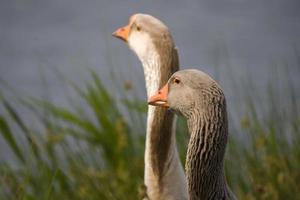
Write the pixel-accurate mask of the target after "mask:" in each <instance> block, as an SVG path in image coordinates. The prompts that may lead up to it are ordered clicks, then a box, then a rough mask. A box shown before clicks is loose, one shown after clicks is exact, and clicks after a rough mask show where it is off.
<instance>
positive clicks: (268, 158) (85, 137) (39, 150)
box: [0, 73, 300, 200]
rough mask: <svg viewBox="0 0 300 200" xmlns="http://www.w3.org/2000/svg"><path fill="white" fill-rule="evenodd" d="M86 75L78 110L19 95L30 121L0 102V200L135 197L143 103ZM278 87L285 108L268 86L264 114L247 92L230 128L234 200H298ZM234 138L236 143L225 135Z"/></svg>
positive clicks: (288, 96) (292, 132)
mask: <svg viewBox="0 0 300 200" xmlns="http://www.w3.org/2000/svg"><path fill="white" fill-rule="evenodd" d="M91 77H92V79H91V81H90V83H88V84H86V86H85V87H84V88H79V87H77V86H76V85H73V88H74V90H75V91H76V92H77V98H80V101H81V103H80V105H73V106H71V107H61V106H58V105H55V104H53V103H50V102H47V101H44V100H39V99H35V98H23V97H20V98H19V99H18V101H17V106H19V107H20V106H21V107H22V108H23V109H27V111H28V112H30V113H31V115H32V116H31V118H32V119H34V120H33V122H31V123H28V122H27V121H26V116H23V115H21V114H20V113H18V112H17V109H16V103H14V102H11V101H8V99H7V98H6V96H5V95H3V94H2V95H1V96H0V103H1V107H2V108H3V109H2V111H3V112H2V113H0V133H1V137H2V138H1V140H4V141H5V143H6V144H7V145H8V147H9V150H10V151H11V152H12V153H13V154H14V155H15V159H14V160H15V163H14V164H10V163H9V162H2V163H0V199H30V200H31V199H38V200H40V199H139V198H140V197H141V196H142V195H143V192H144V189H143V167H144V166H143V165H144V157H143V156H144V140H145V136H144V133H145V125H144V124H145V120H143V119H145V116H146V110H147V109H146V108H147V107H146V106H147V105H146V104H145V103H141V102H136V101H133V100H130V99H128V98H126V92H130V91H126V90H128V88H127V89H124V91H122V92H124V94H125V95H124V98H123V99H119V100H116V98H113V97H112V96H111V94H109V93H108V92H107V90H106V89H105V87H104V86H103V85H102V84H101V81H100V80H99V78H98V76H97V75H96V74H95V73H92V75H91ZM271 82H272V83H273V81H271ZM245 84H248V83H245ZM250 85H251V84H250ZM286 86H287V88H289V89H288V90H286V91H285V97H284V101H285V103H282V102H280V101H279V100H277V98H276V97H277V96H276V95H277V93H276V92H277V86H276V85H275V86H272V85H271V86H270V87H269V88H267V89H266V90H265V92H266V94H268V95H267V98H266V100H265V101H266V102H268V103H266V104H264V105H267V106H266V107H264V109H262V106H261V105H260V106H259V105H257V104H256V103H255V102H256V101H255V100H254V98H253V97H254V96H255V97H256V98H258V97H259V94H256V93H255V89H253V90H251V91H250V92H249V94H248V95H247V94H246V95H245V99H244V102H245V103H244V104H245V107H246V109H245V112H244V113H243V117H242V118H241V119H240V124H239V125H236V126H233V127H231V129H230V132H231V137H230V140H229V146H228V149H227V150H228V151H227V154H226V173H227V177H228V181H229V184H230V186H231V187H232V189H233V190H234V192H235V193H236V195H237V196H238V198H239V199H246V200H247V199H249V200H250V199H272V200H276V199H278V200H279V199H300V190H299V185H300V145H299V144H300V114H299V105H298V102H299V96H298V97H297V95H296V94H295V92H296V89H295V88H294V87H293V84H292V83H291V82H288V81H287V82H286ZM236 92H238V91H236ZM250 93H251V94H250ZM286 102H289V103H288V104H287V103H286ZM287 105H288V106H287ZM120 107H122V109H125V113H127V114H123V112H120ZM31 118H30V119H31ZM137 120H140V121H139V123H137ZM179 123H180V124H181V125H180V126H178V127H179V128H180V130H178V132H179V133H180V134H177V137H178V145H179V149H180V153H181V155H182V160H184V157H185V149H186V141H187V139H188V134H187V133H186V129H185V126H182V124H183V125H184V122H183V120H182V119H180V120H179ZM32 124H34V125H32ZM17 135H20V136H19V137H20V138H19V139H16V138H17V137H16V136H17ZM237 135H242V137H241V138H239V137H233V136H237Z"/></svg>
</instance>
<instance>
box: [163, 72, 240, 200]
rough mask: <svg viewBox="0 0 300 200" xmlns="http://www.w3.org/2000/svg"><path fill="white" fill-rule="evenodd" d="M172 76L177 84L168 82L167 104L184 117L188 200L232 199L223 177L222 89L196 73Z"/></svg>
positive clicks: (225, 134) (224, 115)
mask: <svg viewBox="0 0 300 200" xmlns="http://www.w3.org/2000/svg"><path fill="white" fill-rule="evenodd" d="M174 77H176V78H177V79H179V80H180V81H181V85H178V86H177V85H173V84H172V81H169V83H168V84H169V94H168V103H169V104H170V108H171V109H174V110H176V111H177V112H179V113H181V114H182V115H183V116H185V117H186V118H187V124H188V128H189V132H190V134H191V136H190V140H189V144H188V151H187V158H186V175H187V181H188V191H189V198H190V199H192V200H197V199H205V200H206V199H224V200H229V199H236V198H235V196H234V195H233V193H232V192H231V190H230V189H229V187H228V186H227V182H226V178H225V175H224V166H223V163H224V154H225V148H226V144H227V137H228V122H227V111H226V100H225V96H224V94H223V92H222V89H221V88H220V86H219V85H218V84H217V83H216V82H215V81H214V80H213V79H212V78H210V77H209V76H208V75H207V74H205V73H203V72H201V71H198V70H182V71H179V72H176V73H175V74H174V75H173V76H172V77H171V79H170V80H172V78H174ZM185 97H188V98H185ZM178 99H179V100H178Z"/></svg>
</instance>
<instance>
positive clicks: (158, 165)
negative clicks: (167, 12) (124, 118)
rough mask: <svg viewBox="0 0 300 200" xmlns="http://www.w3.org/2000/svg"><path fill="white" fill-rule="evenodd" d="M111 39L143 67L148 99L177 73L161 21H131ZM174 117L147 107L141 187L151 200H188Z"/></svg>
mask: <svg viewBox="0 0 300 200" xmlns="http://www.w3.org/2000/svg"><path fill="white" fill-rule="evenodd" d="M113 35H114V36H116V37H118V38H120V39H122V40H124V41H125V42H126V43H127V44H128V45H129V47H130V48H131V49H132V50H133V51H134V52H135V53H136V55H137V56H138V58H139V60H140V61H141V62H142V64H143V69H144V75H145V83H146V90H147V96H148V97H150V96H151V95H153V94H154V93H155V92H156V91H157V90H158V89H159V88H160V87H162V86H163V84H164V83H165V82H167V80H168V79H169V77H170V76H171V75H172V74H173V73H174V72H176V71H177V70H178V69H179V62H178V54H177V50H176V48H175V45H174V42H173V39H172V36H171V34H170V32H169V30H168V28H167V26H166V25H164V24H163V23H162V22H161V21H160V20H158V19H156V18H154V17H152V16H150V15H146V14H135V15H133V16H131V17H130V19H129V23H128V25H126V26H124V27H122V28H120V29H118V30H117V31H116V32H114V33H113ZM175 121H176V119H175V115H174V114H173V113H172V112H170V111H168V110H166V109H163V108H159V107H153V106H149V108H148V116H147V131H146V132H147V133H146V146H145V171H144V183H145V186H146V189H147V196H148V198H149V199H151V200H160V199H161V200H177V199H178V200H183V199H187V198H188V195H187V183H186V177H185V175H184V170H183V167H182V165H181V163H180V159H179V156H178V152H177V146H176V140H175Z"/></svg>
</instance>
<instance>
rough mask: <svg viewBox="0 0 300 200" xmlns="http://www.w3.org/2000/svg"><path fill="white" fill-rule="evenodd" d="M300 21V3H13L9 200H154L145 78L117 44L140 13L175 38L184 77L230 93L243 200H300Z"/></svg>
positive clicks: (8, 68)
mask: <svg viewBox="0 0 300 200" xmlns="http://www.w3.org/2000/svg"><path fill="white" fill-rule="evenodd" d="M299 9H300V2H299V1H297V0H286V1H280V0H270V1H267V0H252V1H250V0H224V1H216V0H210V1H208V0H206V1H205V0H203V1H198V0H188V1H177V0H173V1H170V0H166V1H147V2H144V1H138V2H133V1H128V0H122V1H121V0H119V1H103V0H98V1H96V0H89V1H79V0H72V1H71V0H52V1H36V0H27V1H20V0H1V2H0V60H1V62H0V133H1V136H0V199H54V198H59V199H70V198H74V199H138V198H140V197H141V196H142V195H143V192H144V191H143V184H142V183H143V153H144V141H145V139H144V138H145V129H146V128H145V120H146V114H147V105H146V91H145V86H144V76H143V71H142V67H141V63H140V62H139V60H138V59H137V57H136V56H135V55H134V53H133V52H131V50H129V48H128V47H127V45H126V44H124V43H123V42H121V41H119V40H117V39H115V38H113V37H112V36H111V33H112V32H113V31H114V30H116V29H117V28H119V27H120V26H123V25H125V24H127V22H128V18H129V17H130V16H131V15H132V14H134V13H138V12H141V13H148V14H151V15H153V16H155V17H157V18H159V19H161V20H162V21H163V22H165V24H166V25H167V26H168V27H169V28H170V30H171V32H172V35H173V38H174V40H175V43H176V45H177V47H178V49H179V56H180V63H181V66H182V68H197V69H200V70H202V71H205V72H206V73H209V74H210V75H211V76H213V77H214V78H215V79H216V80H218V82H219V83H220V84H221V85H222V87H223V89H224V92H225V95H226V98H227V103H228V112H229V117H230V120H229V126H230V141H229V146H228V148H227V150H228V152H227V154H226V173H227V177H228V180H229V183H230V185H231V187H232V188H233V190H234V192H235V193H236V194H237V196H238V197H239V198H240V199H300V191H299V190H298V187H299V185H300V170H299V169H300V146H299V145H298V144H299V142H300V131H299V128H300V127H299V126H300V114H299V113H300V108H299V102H300V101H299V98H300V78H299V77H300V12H299ZM178 126H179V127H178V132H179V133H178V134H177V137H178V138H177V139H178V146H179V149H180V152H181V157H182V161H183V162H184V160H185V150H186V142H187V140H188V134H187V133H186V132H187V130H186V128H185V122H184V120H183V119H180V120H179V125H178Z"/></svg>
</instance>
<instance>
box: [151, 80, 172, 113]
mask: <svg viewBox="0 0 300 200" xmlns="http://www.w3.org/2000/svg"><path fill="white" fill-rule="evenodd" d="M167 97H168V84H166V85H165V86H164V87H163V88H161V89H160V90H159V91H158V92H157V93H156V94H155V95H153V96H152V97H150V98H149V100H148V104H149V105H152V106H161V107H165V108H169V103H168V100H167Z"/></svg>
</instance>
